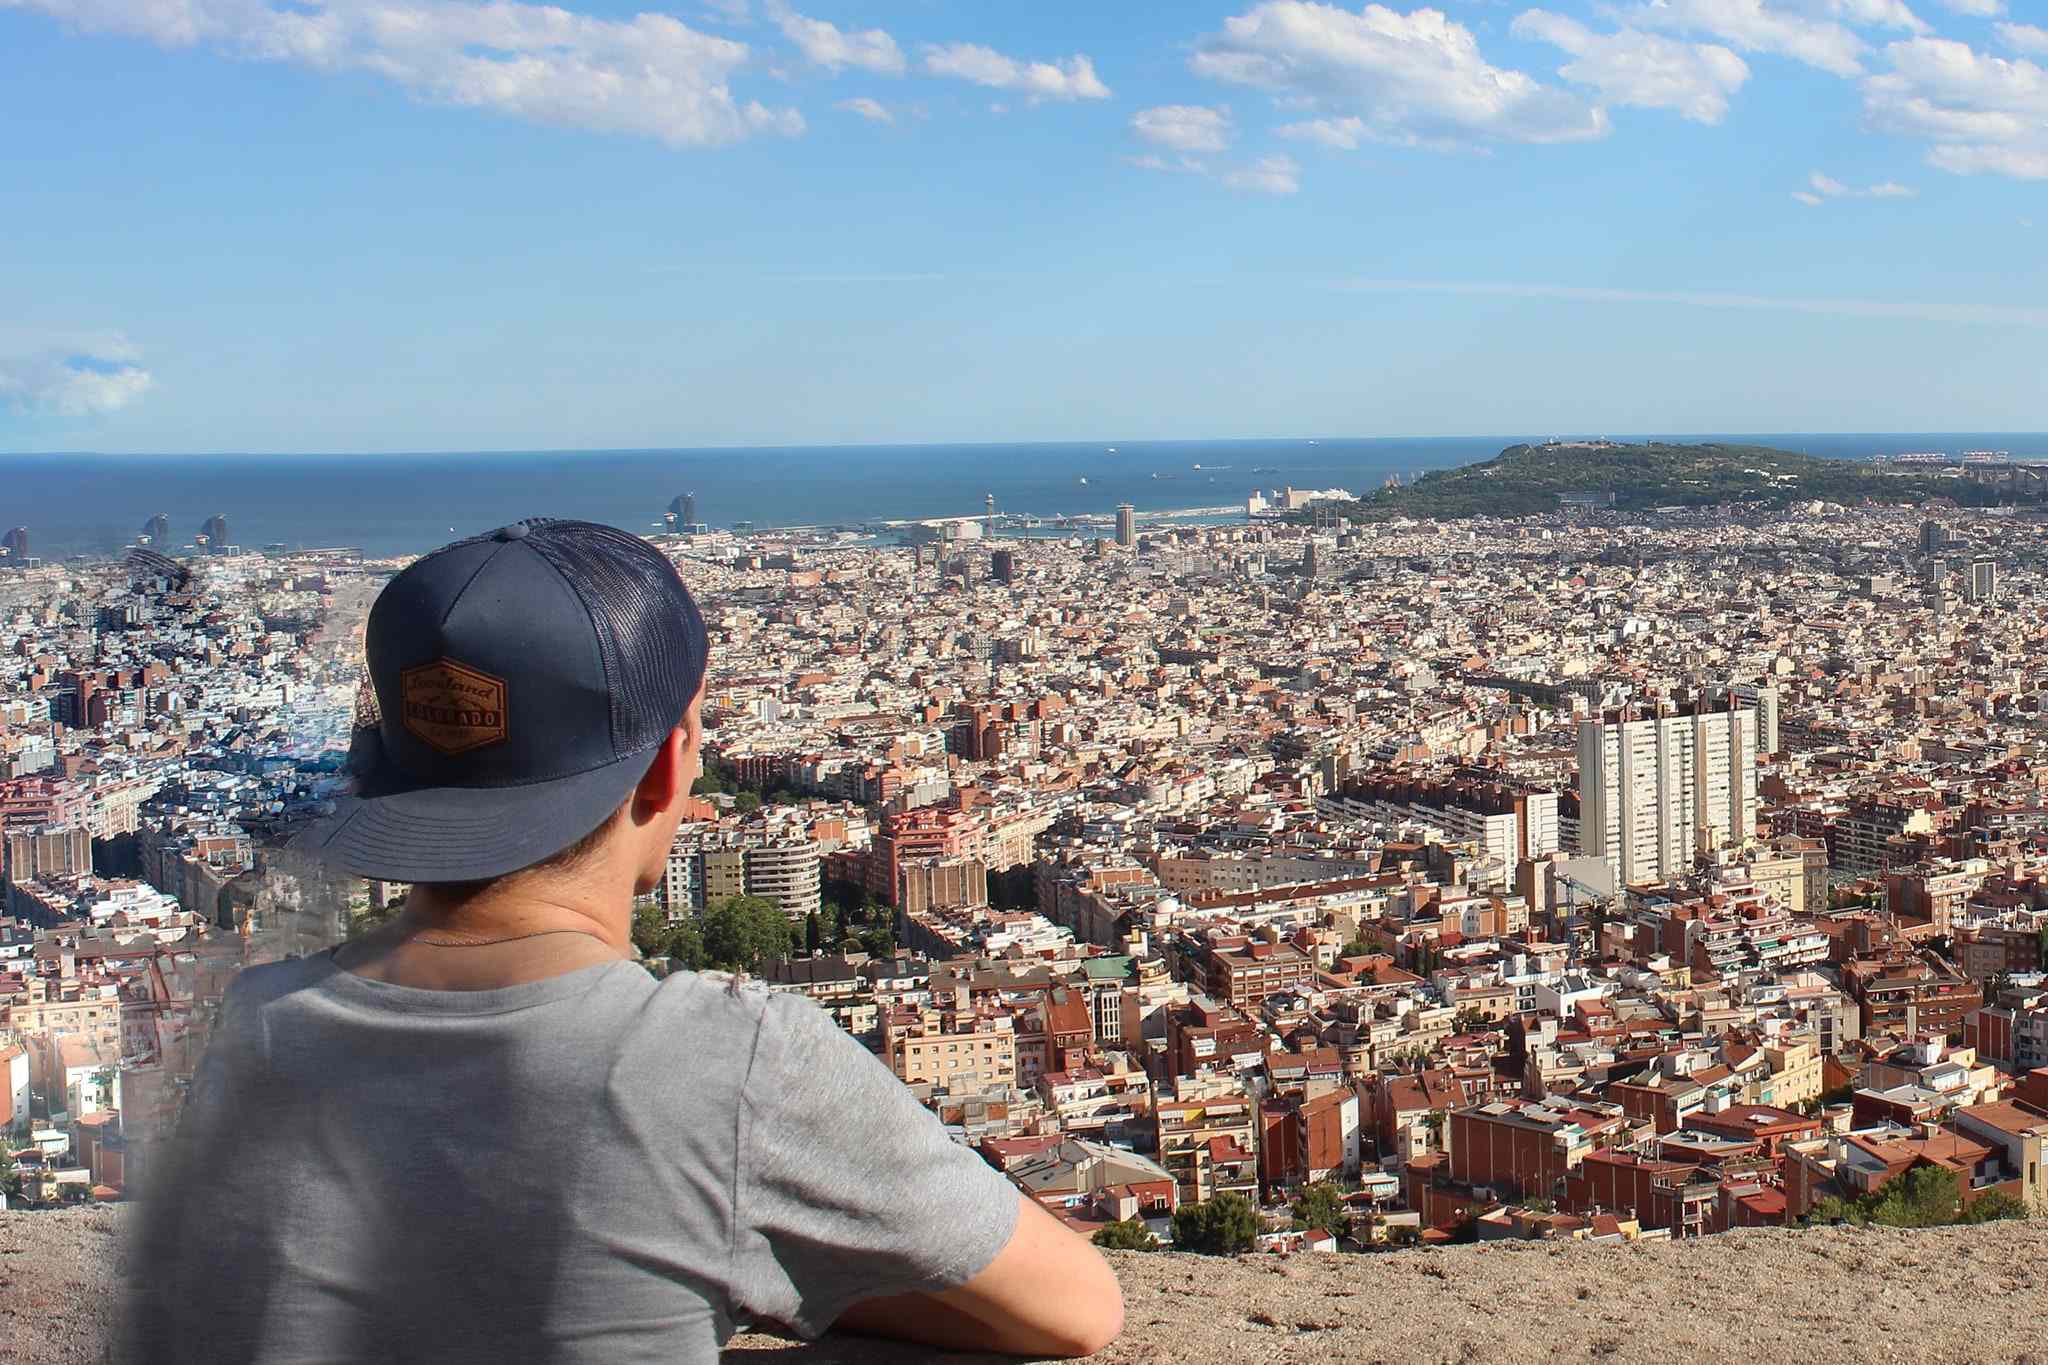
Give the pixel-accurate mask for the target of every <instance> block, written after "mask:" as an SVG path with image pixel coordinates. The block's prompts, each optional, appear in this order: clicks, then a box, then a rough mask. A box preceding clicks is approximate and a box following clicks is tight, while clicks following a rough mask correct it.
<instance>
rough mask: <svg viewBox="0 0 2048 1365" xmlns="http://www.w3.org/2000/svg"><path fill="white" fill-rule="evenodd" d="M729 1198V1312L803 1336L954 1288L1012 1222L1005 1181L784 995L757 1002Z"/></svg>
mask: <svg viewBox="0 0 2048 1365" xmlns="http://www.w3.org/2000/svg"><path fill="white" fill-rule="evenodd" d="M735 1196H736V1198H735V1207H734V1219H735V1224H736V1226H735V1228H734V1244H733V1255H734V1267H733V1269H734V1274H733V1294H734V1298H735V1300H736V1304H737V1306H738V1307H739V1308H741V1309H742V1310H743V1311H745V1312H747V1313H751V1314H752V1315H753V1316H754V1317H755V1318H757V1319H762V1320H773V1321H776V1322H780V1323H783V1324H786V1325H787V1326H789V1327H791V1328H793V1329H794V1330H796V1331H798V1332H801V1333H803V1334H804V1335H806V1336H816V1335H817V1334H818V1333H820V1332H823V1331H824V1330H825V1329H826V1328H827V1327H830V1326H831V1325H832V1322H833V1320H834V1319H836V1318H837V1317H838V1316H839V1315H840V1314H841V1313H843V1312H845V1311H846V1309H847V1308H849V1307H850V1306H852V1305H853V1304H855V1303H858V1302H859V1301H861V1300H862V1299H871V1298H877V1297H880V1296H882V1295H885V1294H901V1293H907V1292H910V1291H912V1290H927V1291H929V1290H939V1289H950V1288H952V1287H953V1286H955V1285H959V1284H964V1283H966V1282H967V1281H968V1280H970V1279H972V1278H974V1276H975V1275H976V1274H978V1273H980V1271H981V1270H982V1269H983V1268H985V1267H986V1266H987V1265H988V1263H989V1262H990V1261H992V1260H994V1259H995V1257H996V1253H997V1252H999V1251H1001V1250H1002V1249H1003V1247H1004V1246H1005V1245H1007V1244H1008V1242H1009V1240H1010V1234H1011V1232H1012V1231H1013V1230H1014V1229H1015V1226H1016V1221H1017V1200H1018V1195H1017V1191H1016V1189H1015V1187H1014V1186H1012V1185H1011V1184H1010V1182H1009V1181H1008V1180H1006V1179H1004V1178H1003V1176H1001V1175H1000V1174H998V1173H997V1172H996V1171H995V1170H994V1169H992V1168H991V1167H990V1166H989V1165H988V1164H987V1163H986V1162H984V1161H982V1159H981V1158H980V1157H978V1156H976V1155H975V1154H974V1153H973V1152H972V1151H970V1150H969V1149H968V1148H966V1147H964V1146H962V1145H961V1144H959V1143H957V1142H954V1141H953V1140H951V1139H950V1138H948V1137H947V1136H946V1131H945V1129H944V1127H943V1126H941V1124H940V1123H939V1121H938V1119H937V1118H936V1117H934V1116H933V1115H932V1114H931V1112H930V1111H929V1110H927V1109H925V1108H924V1106H922V1105H921V1104H919V1103H918V1102H917V1100H916V1099H915V1098H913V1097H912V1095H911V1093H910V1091H909V1089H908V1088H906V1087H905V1086H904V1084H903V1083H902V1082H901V1081H899V1080H897V1079H896V1077H895V1075H894V1074H893V1073H891V1072H890V1071H889V1069H888V1068H887V1067H886V1066H884V1065H883V1064H882V1063H881V1062H880V1061H878V1060H876V1058H875V1057H874V1055H873V1054H872V1053H870V1052H868V1050H867V1049H866V1048H864V1047H862V1046H861V1045H860V1044H859V1043H858V1042H856V1041H854V1039H853V1038H851V1037H849V1036H848V1035H847V1034H846V1033H845V1032H844V1031H843V1030H841V1029H840V1028H839V1027H838V1025H837V1024H835V1023H834V1022H833V1020H832V1017H831V1016H830V1015H829V1014H827V1013H826V1012H825V1011H824V1010H822V1009H819V1008H818V1007H817V1006H816V1005H814V1004H812V1003H811V1002H810V1001H808V1000H805V999H803V998H802V997H800V996H791V995H775V996H770V997H769V998H768V1000H767V1001H766V1002H765V1007H764V1010H763V1014H762V1020H761V1031H760V1036H759V1040H758V1042H757V1044H756V1047H755V1052H754V1061H753V1065H752V1067H751V1068H750V1070H749V1074H748V1078H747V1082H746V1086H745V1088H744V1090H743V1093H742V1096H741V1100H740V1133H739V1169H738V1172H737V1177H736V1181H735Z"/></svg>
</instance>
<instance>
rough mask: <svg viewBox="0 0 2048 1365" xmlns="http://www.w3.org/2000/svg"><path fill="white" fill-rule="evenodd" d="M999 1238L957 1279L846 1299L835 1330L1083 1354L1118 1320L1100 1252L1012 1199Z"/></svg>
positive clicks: (1113, 1286) (1116, 1290)
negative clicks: (977, 1267)
mask: <svg viewBox="0 0 2048 1365" xmlns="http://www.w3.org/2000/svg"><path fill="white" fill-rule="evenodd" d="M1017 1200H1018V1209H1017V1227H1016V1230H1015V1231H1014V1232H1012V1233H1011V1234H1010V1240H1009V1242H1008V1243H1007V1244H1006V1245H1005V1246H1004V1247H1003V1249H1002V1250H1001V1251H1000V1252H998V1253H997V1254H996V1258H995V1259H994V1260H993V1261H991V1262H989V1264H988V1265H987V1267H986V1268H985V1269H983V1270H982V1272H981V1273H980V1274H978V1275H976V1276H975V1277H974V1278H973V1279H971V1280H969V1281H968V1282H967V1283H966V1284H963V1285H960V1286H959V1287H957V1288H954V1289H945V1290H940V1291H938V1292H936V1293H931V1294H895V1295H891V1296H889V1297H887V1298H880V1299H868V1300H865V1301H863V1302H861V1303H857V1304H855V1305H854V1306H853V1307H851V1308H849V1309H848V1310H846V1312H844V1313H842V1314H841V1315H840V1316H839V1320H838V1321H837V1322H836V1323H834V1324H833V1326H834V1327H835V1328H838V1329H841V1330H845V1331H853V1332H861V1333H864V1334H866V1335H869V1336H879V1337H890V1338H893V1339H895V1340H898V1341H914V1342H918V1343H919V1344H921V1345H926V1346H941V1347H947V1348H950V1349H953V1350H969V1351H1006V1352H1009V1353H1010V1354H1013V1355H1034V1356H1085V1355H1092V1354H1094V1353H1095V1352H1097V1351H1099V1350H1101V1349H1102V1348H1103V1347H1105V1346H1107V1345H1109V1343H1110V1342H1112V1341H1114V1340H1115V1339H1116V1335H1117V1333H1118V1332H1120V1331H1122V1330H1123V1325H1124V1296H1123V1289H1122V1287H1121V1286H1119V1285H1118V1284H1117V1282H1116V1275H1115V1273H1114V1272H1112V1271H1111V1270H1110V1268H1109V1263H1108V1262H1107V1261H1105V1260H1103V1259H1102V1253H1101V1252H1099V1251H1097V1250H1096V1249H1095V1248H1094V1247H1092V1246H1090V1245H1089V1244H1088V1243H1087V1242H1086V1241H1084V1240H1083V1239H1082V1238H1081V1237H1079V1236H1077V1235H1076V1234H1074V1233H1073V1232H1070V1231H1068V1229H1067V1228H1066V1227H1065V1226H1064V1225H1063V1224H1062V1223H1061V1222H1060V1221H1059V1220H1058V1219H1056V1218H1054V1217H1053V1216H1052V1215H1051V1214H1049V1213H1047V1212H1046V1211H1045V1210H1044V1209H1043V1208H1041V1207H1040V1206H1039V1205H1038V1204H1037V1203H1036V1202H1035V1201H1033V1200H1030V1199H1027V1198H1025V1197H1024V1196H1023V1195H1021V1194H1020V1195H1018V1196H1017Z"/></svg>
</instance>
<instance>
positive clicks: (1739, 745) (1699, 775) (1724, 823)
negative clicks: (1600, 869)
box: [1578, 703, 1757, 883]
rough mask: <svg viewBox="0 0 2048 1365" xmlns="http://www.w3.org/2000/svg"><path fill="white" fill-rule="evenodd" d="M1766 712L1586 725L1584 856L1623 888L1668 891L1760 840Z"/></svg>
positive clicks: (1707, 709)
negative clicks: (1760, 741) (1718, 854)
mask: <svg viewBox="0 0 2048 1365" xmlns="http://www.w3.org/2000/svg"><path fill="white" fill-rule="evenodd" d="M1756 745H1757V736H1756V711H1755V710H1754V709H1752V708H1750V707H1746V706H1735V707H1727V706H1718V707H1717V706H1715V705H1714V704H1712V703H1702V704H1700V705H1699V706H1698V707H1697V708H1695V709H1691V710H1688V711H1686V712H1684V713H1682V714H1667V715H1660V716H1653V717H1648V718H1645V719H1641V720H1634V719H1630V718H1629V717H1628V715H1627V714H1626V713H1623V714H1621V715H1619V716H1606V717H1602V718H1601V719H1599V720H1586V721H1581V722H1580V723H1579V744H1578V749H1579V851H1580V852H1581V853H1584V854H1586V855H1588V856H1591V857H1597V858H1604V859H1606V860H1607V865H1608V866H1609V867H1611V868H1612V869H1614V874H1615V877H1616V879H1617V881H1619V882H1622V883H1635V882H1655V881H1662V880H1664V879H1665V878H1667V877H1672V876H1675V875H1678V874H1680V873H1683V872H1688V871H1690V870H1691V869H1692V866H1693V859H1694V858H1695V857H1696V856H1697V855H1699V854H1701V853H1706V852H1710V851H1712V850H1713V849H1715V848H1719V847H1741V846H1742V845H1743V844H1745V843H1747V842H1749V840H1750V839H1751V838H1753V837H1754V835H1755V831H1756V814H1757V799H1756Z"/></svg>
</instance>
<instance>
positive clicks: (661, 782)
mask: <svg viewBox="0 0 2048 1365" xmlns="http://www.w3.org/2000/svg"><path fill="white" fill-rule="evenodd" d="M686 720H687V718H686ZM687 744H688V740H687V739H686V738H685V735H684V726H681V725H679V726H677V727H676V728H675V729H673V730H671V731H669V732H668V737H667V738H666V739H664V740H662V742H661V747H660V748H659V749H657V750H655V753H654V762H653V763H652V764H650V765H649V766H648V769H647V775H646V776H645V777H642V778H641V779H640V785H639V786H637V787H635V788H634V789H633V818H634V819H635V820H639V821H641V822H643V823H644V822H646V821H648V820H652V819H654V818H655V817H657V816H659V815H661V814H663V813H665V812H667V811H669V810H671V809H673V808H674V806H675V804H676V802H678V801H680V800H682V798H683V797H684V796H686V795H688V793H687V792H685V791H684V790H683V773H684V771H685V769H684V758H685V753H686V746H687Z"/></svg>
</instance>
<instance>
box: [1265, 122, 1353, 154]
mask: <svg viewBox="0 0 2048 1365" xmlns="http://www.w3.org/2000/svg"><path fill="white" fill-rule="evenodd" d="M1273 131H1274V132H1276V133H1278V134H1280V136H1282V137H1288V138H1293V139H1295V140H1296V141H1297V142H1319V143H1321V144H1322V145H1323V146H1325V147H1334V148H1336V149H1337V150H1338V151H1341V152H1355V151H1357V150H1358V147H1359V144H1361V143H1363V142H1364V141H1365V140H1366V139H1367V138H1368V137H1370V136H1371V133H1370V131H1369V130H1368V129H1367V128H1366V126H1365V120H1364V119H1362V118H1312V119H1308V120H1306V121H1304V122H1301V123H1283V124H1281V125H1280V126H1279V127H1278V128H1275V129H1274V130H1273Z"/></svg>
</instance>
